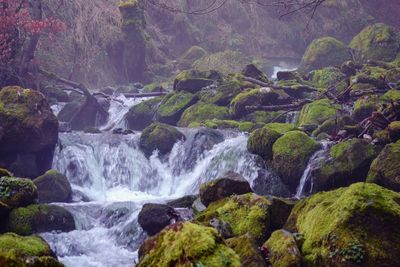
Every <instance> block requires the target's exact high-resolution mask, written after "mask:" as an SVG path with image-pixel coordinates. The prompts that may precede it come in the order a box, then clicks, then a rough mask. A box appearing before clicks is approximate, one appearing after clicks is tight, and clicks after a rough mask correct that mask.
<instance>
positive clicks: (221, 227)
mask: <svg viewBox="0 0 400 267" xmlns="http://www.w3.org/2000/svg"><path fill="white" fill-rule="evenodd" d="M210 225H211V226H212V227H214V228H215V229H216V230H217V231H218V233H219V234H220V235H221V236H222V237H223V238H225V239H226V238H231V237H232V236H233V231H232V227H231V225H230V224H229V223H227V222H224V221H220V220H218V219H217V218H212V219H211V220H210Z"/></svg>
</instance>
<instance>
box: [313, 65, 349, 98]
mask: <svg viewBox="0 0 400 267" xmlns="http://www.w3.org/2000/svg"><path fill="white" fill-rule="evenodd" d="M311 77H312V78H311V79H312V82H313V83H314V84H315V86H316V87H318V88H321V89H323V90H328V89H332V88H336V90H338V91H339V92H340V91H344V90H345V89H346V87H347V79H346V75H345V74H344V73H342V72H341V71H340V69H338V68H335V67H327V68H323V69H319V70H315V71H313V72H312V75H311Z"/></svg>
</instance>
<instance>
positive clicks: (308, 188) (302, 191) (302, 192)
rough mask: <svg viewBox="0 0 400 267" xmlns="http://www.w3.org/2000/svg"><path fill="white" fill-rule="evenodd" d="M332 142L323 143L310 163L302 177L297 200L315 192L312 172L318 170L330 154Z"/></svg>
mask: <svg viewBox="0 0 400 267" xmlns="http://www.w3.org/2000/svg"><path fill="white" fill-rule="evenodd" d="M330 144H331V142H329V141H322V142H321V145H322V148H321V149H320V150H318V151H316V152H315V153H314V154H313V155H312V156H311V158H310V160H309V161H308V164H307V167H306V169H305V170H304V172H303V175H302V176H301V179H300V183H299V186H298V187H297V190H296V195H295V198H298V199H300V198H301V197H303V196H307V195H310V194H311V193H312V190H313V179H312V172H313V170H315V169H316V168H318V166H319V164H320V162H321V161H322V160H324V159H325V158H326V156H327V154H328V151H329V147H330Z"/></svg>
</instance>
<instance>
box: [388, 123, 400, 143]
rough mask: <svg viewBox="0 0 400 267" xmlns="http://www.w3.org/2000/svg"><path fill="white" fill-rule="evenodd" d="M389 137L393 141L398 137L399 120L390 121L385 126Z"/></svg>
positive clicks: (399, 131)
mask: <svg viewBox="0 0 400 267" xmlns="http://www.w3.org/2000/svg"><path fill="white" fill-rule="evenodd" d="M387 131H388V133H389V137H390V139H391V140H392V141H393V142H396V141H397V140H399V139H400V121H392V122H391V123H390V124H389V126H388V127H387Z"/></svg>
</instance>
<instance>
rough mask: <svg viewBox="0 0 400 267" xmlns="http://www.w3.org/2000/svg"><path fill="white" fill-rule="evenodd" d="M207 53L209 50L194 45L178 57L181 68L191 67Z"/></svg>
mask: <svg viewBox="0 0 400 267" xmlns="http://www.w3.org/2000/svg"><path fill="white" fill-rule="evenodd" d="M205 55H207V51H206V50H204V49H203V48H202V47H200V46H192V47H191V48H189V49H188V50H187V51H186V52H185V53H184V54H183V55H182V56H181V57H180V58H179V59H178V66H179V68H180V69H189V68H190V66H191V65H192V64H193V63H194V62H195V61H196V60H198V59H200V58H202V57H204V56H205Z"/></svg>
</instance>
